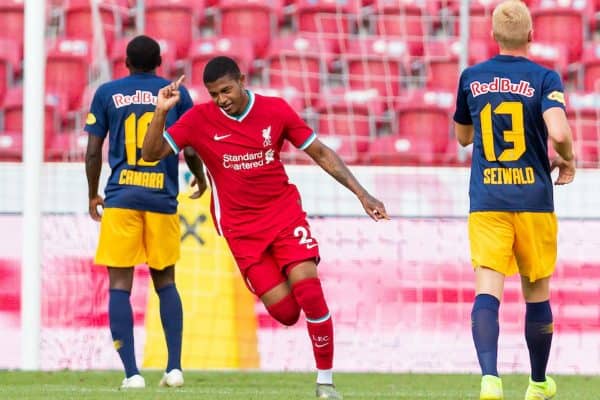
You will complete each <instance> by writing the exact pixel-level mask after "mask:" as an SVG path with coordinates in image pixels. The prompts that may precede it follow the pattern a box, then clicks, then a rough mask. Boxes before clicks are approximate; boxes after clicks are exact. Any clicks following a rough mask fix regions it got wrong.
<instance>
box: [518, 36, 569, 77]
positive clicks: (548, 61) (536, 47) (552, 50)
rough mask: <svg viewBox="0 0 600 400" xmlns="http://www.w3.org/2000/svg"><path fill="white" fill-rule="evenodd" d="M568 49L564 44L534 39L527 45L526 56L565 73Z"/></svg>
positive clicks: (560, 72) (562, 73)
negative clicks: (527, 51)
mask: <svg viewBox="0 0 600 400" xmlns="http://www.w3.org/2000/svg"><path fill="white" fill-rule="evenodd" d="M568 57H569V49H568V48H567V46H565V45H564V44H558V43H542V42H537V41H534V42H533V43H531V45H530V46H529V53H528V58H529V59H530V60H531V61H533V62H536V63H538V64H540V65H543V66H544V67H546V68H550V69H552V70H555V71H556V72H558V73H559V74H561V75H566V73H567V65H568Z"/></svg>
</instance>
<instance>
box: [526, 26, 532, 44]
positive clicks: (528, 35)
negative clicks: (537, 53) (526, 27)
mask: <svg viewBox="0 0 600 400" xmlns="http://www.w3.org/2000/svg"><path fill="white" fill-rule="evenodd" d="M531 42H533V29H532V30H530V31H529V33H528V34H527V43H531Z"/></svg>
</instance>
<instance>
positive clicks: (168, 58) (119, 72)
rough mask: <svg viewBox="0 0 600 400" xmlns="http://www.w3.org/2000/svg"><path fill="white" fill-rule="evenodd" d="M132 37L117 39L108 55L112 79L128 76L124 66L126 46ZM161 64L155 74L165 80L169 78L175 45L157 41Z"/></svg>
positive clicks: (173, 61) (160, 40)
mask: <svg viewBox="0 0 600 400" xmlns="http://www.w3.org/2000/svg"><path fill="white" fill-rule="evenodd" d="M131 39H133V37H122V38H120V39H117V40H116V41H115V43H114V46H113V48H112V50H111V53H110V55H109V62H110V69H111V76H112V78H113V79H118V78H123V77H125V76H127V75H129V70H128V69H127V66H126V65H125V59H126V58H127V54H126V52H127V44H128V43H129V41H130V40H131ZM158 44H159V45H160V53H161V58H162V64H161V65H160V67H158V68H157V70H156V74H157V75H159V76H163V77H165V78H171V69H172V68H173V65H174V64H175V56H176V54H175V52H176V48H175V44H174V43H173V42H169V41H168V40H165V39H158Z"/></svg>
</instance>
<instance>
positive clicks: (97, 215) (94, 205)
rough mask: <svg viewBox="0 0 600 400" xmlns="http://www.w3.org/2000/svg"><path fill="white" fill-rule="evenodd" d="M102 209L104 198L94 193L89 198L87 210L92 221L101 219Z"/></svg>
mask: <svg viewBox="0 0 600 400" xmlns="http://www.w3.org/2000/svg"><path fill="white" fill-rule="evenodd" d="M103 209H104V199H103V198H102V196H100V195H96V196H94V197H92V198H91V199H90V201H89V203H88V212H89V213H90V217H92V219H93V220H94V221H100V220H101V219H102V212H101V211H100V210H103Z"/></svg>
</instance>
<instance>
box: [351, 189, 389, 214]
mask: <svg viewBox="0 0 600 400" xmlns="http://www.w3.org/2000/svg"><path fill="white" fill-rule="evenodd" d="M358 199H359V200H360V202H361V203H362V206H363V208H364V209H365V211H366V212H367V214H368V215H369V217H371V218H372V219H373V220H374V221H379V220H380V219H390V217H389V216H388V214H387V211H385V206H384V205H383V203H382V202H381V201H379V200H377V199H376V198H375V197H373V196H371V195H370V194H369V193H366V194H365V195H364V196H360V197H359V198H358Z"/></svg>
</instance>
